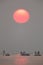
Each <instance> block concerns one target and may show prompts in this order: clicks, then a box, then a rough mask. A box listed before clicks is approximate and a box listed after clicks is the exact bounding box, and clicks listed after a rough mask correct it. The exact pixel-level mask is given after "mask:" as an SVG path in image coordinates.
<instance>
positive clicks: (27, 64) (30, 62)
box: [0, 55, 43, 65]
mask: <svg viewBox="0 0 43 65" xmlns="http://www.w3.org/2000/svg"><path fill="white" fill-rule="evenodd" d="M0 65H43V56H20V55H14V56H0Z"/></svg>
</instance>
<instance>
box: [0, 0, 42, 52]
mask: <svg viewBox="0 0 43 65" xmlns="http://www.w3.org/2000/svg"><path fill="white" fill-rule="evenodd" d="M19 8H24V9H26V10H28V11H29V12H30V15H31V17H30V20H29V21H28V22H27V23H25V24H17V23H15V21H14V20H13V17H12V15H13V13H14V11H15V10H16V9H19ZM3 49H6V51H7V52H11V53H14V52H16V51H20V50H25V51H31V52H33V51H35V50H40V51H41V52H43V0H0V51H2V50H3Z"/></svg>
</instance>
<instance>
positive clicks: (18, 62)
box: [14, 55, 28, 65]
mask: <svg viewBox="0 0 43 65" xmlns="http://www.w3.org/2000/svg"><path fill="white" fill-rule="evenodd" d="M27 63H28V58H26V57H25V56H20V55H16V56H15V60H14V65H27Z"/></svg>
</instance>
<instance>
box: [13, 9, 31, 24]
mask: <svg viewBox="0 0 43 65" xmlns="http://www.w3.org/2000/svg"><path fill="white" fill-rule="evenodd" d="M13 19H14V20H15V22H16V23H26V22H27V21H29V19H30V13H29V12H28V11H26V10H24V9H18V10H16V11H15V12H14V13H13Z"/></svg>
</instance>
